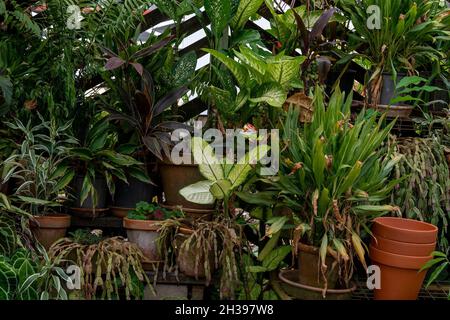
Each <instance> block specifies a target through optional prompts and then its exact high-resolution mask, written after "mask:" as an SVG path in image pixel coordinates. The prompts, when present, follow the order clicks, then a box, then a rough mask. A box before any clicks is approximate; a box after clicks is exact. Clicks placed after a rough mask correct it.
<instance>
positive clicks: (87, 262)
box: [49, 234, 152, 300]
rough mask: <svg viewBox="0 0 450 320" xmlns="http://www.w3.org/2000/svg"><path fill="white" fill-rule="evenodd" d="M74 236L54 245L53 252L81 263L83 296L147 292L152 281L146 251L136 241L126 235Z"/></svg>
mask: <svg viewBox="0 0 450 320" xmlns="http://www.w3.org/2000/svg"><path fill="white" fill-rule="evenodd" d="M75 236H76V237H74V239H70V238H63V239H60V240H59V241H57V242H56V243H54V244H53V245H52V247H51V248H50V250H49V256H50V258H51V259H52V261H55V262H56V263H59V264H63V263H65V262H67V261H73V262H74V263H75V264H76V265H77V266H79V267H80V281H81V283H80V284H81V290H82V294H83V297H84V298H86V299H96V298H101V299H119V297H120V289H122V288H123V289H124V291H125V297H126V299H127V300H129V299H131V298H132V297H133V298H135V299H140V298H142V296H143V283H146V284H148V285H149V287H150V288H152V287H151V285H150V281H149V279H148V277H147V275H146V273H145V271H144V270H143V268H142V264H141V261H142V260H144V255H143V254H142V252H141V250H140V249H139V248H138V247H137V246H136V245H135V244H133V243H130V242H128V241H125V240H124V239H123V238H122V237H112V238H106V239H103V238H102V237H100V236H97V241H95V237H93V238H92V237H91V238H90V240H93V241H87V242H86V239H87V238H86V235H85V234H84V235H82V234H75Z"/></svg>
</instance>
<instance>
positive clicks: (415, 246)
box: [371, 235, 436, 257]
mask: <svg viewBox="0 0 450 320" xmlns="http://www.w3.org/2000/svg"><path fill="white" fill-rule="evenodd" d="M374 237H375V239H373V238H372V242H371V245H372V246H373V247H374V248H376V249H378V250H381V251H386V252H389V253H395V254H400V255H405V256H417V257H421V256H429V255H431V253H432V252H433V251H434V249H435V248H436V242H432V243H408V242H400V241H395V240H390V239H386V238H384V237H381V236H378V235H374Z"/></svg>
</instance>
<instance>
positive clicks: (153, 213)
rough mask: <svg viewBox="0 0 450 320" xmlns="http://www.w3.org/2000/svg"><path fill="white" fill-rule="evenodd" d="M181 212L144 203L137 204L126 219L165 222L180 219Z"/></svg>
mask: <svg viewBox="0 0 450 320" xmlns="http://www.w3.org/2000/svg"><path fill="white" fill-rule="evenodd" d="M181 216H182V212H181V211H178V210H169V209H166V208H163V207H161V206H159V205H158V204H154V203H148V202H145V201H141V202H138V203H137V204H136V208H135V209H133V210H132V211H129V212H128V215H127V217H128V219H134V220H166V219H171V218H180V217H181Z"/></svg>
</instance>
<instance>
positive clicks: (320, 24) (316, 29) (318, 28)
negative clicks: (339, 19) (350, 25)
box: [309, 8, 336, 41]
mask: <svg viewBox="0 0 450 320" xmlns="http://www.w3.org/2000/svg"><path fill="white" fill-rule="evenodd" d="M335 12H336V9H335V8H331V9H328V10H326V11H325V12H324V13H322V15H321V16H320V17H319V19H318V20H317V21H316V23H315V24H314V26H313V28H312V30H311V33H310V34H309V41H313V40H314V39H316V38H317V37H319V36H320V35H321V34H322V32H323V30H324V29H325V27H326V26H327V24H328V21H330V19H331V17H332V16H333V14H334V13H335Z"/></svg>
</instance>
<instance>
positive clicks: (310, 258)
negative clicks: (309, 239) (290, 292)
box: [298, 243, 339, 289]
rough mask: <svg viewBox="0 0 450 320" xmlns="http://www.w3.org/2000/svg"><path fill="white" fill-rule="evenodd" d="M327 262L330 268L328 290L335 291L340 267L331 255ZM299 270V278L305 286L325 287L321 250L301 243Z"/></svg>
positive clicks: (327, 276) (327, 273)
mask: <svg viewBox="0 0 450 320" xmlns="http://www.w3.org/2000/svg"><path fill="white" fill-rule="evenodd" d="M325 262H326V264H327V267H328V269H327V271H326V273H325V277H326V279H327V288H329V289H334V288H336V286H337V283H338V279H339V266H338V264H337V262H336V260H335V259H334V258H333V257H332V256H330V255H327V257H326V261H325ZM298 268H299V275H298V277H299V279H300V281H301V283H302V284H303V285H306V286H311V287H318V288H324V287H325V281H324V279H323V275H322V272H321V270H320V263H319V248H316V247H313V246H308V245H305V244H302V243H299V244H298Z"/></svg>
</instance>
